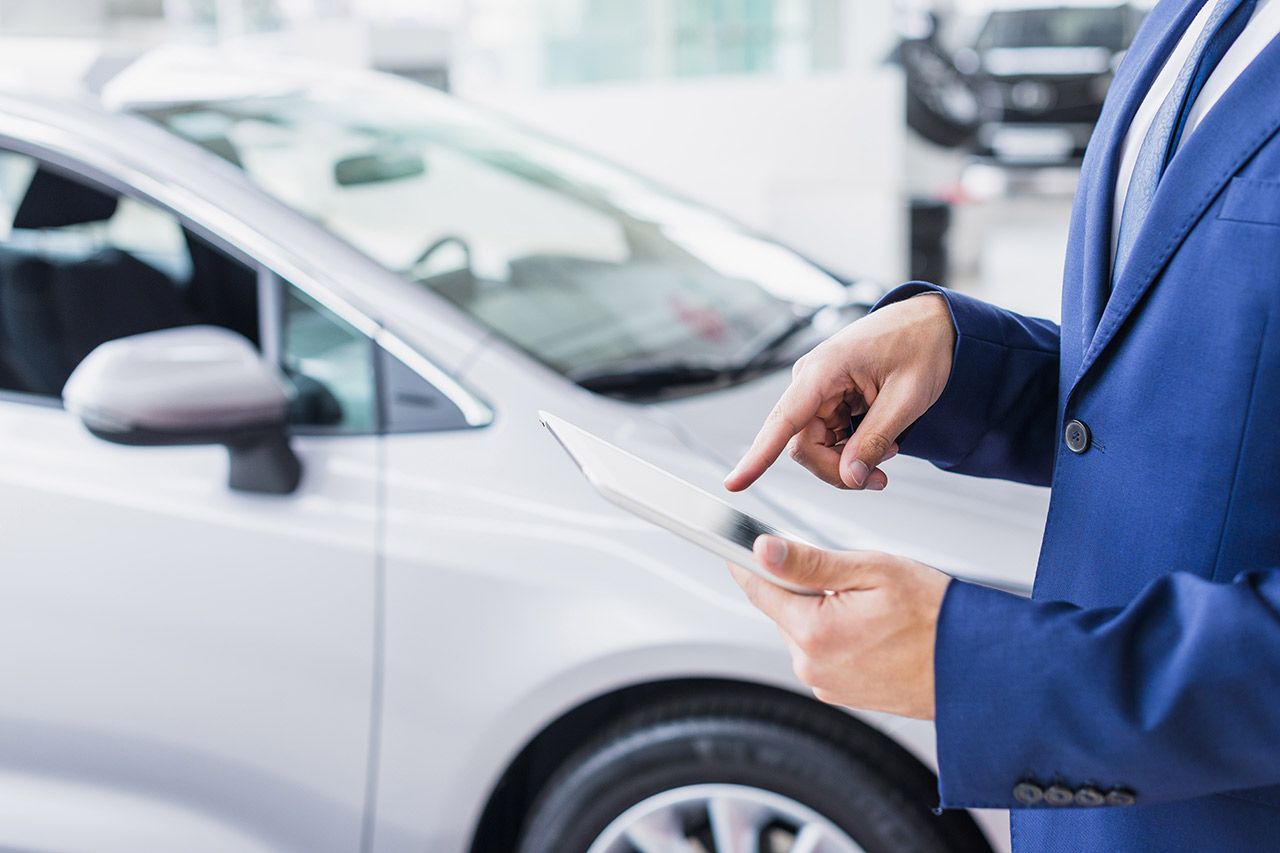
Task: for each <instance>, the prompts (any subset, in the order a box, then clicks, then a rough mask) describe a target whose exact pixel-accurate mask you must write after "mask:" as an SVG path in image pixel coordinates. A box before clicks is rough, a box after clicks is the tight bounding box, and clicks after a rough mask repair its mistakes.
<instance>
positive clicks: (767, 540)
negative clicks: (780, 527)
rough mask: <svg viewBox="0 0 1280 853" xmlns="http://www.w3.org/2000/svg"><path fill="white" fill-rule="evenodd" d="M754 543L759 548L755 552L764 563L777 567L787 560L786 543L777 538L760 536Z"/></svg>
mask: <svg viewBox="0 0 1280 853" xmlns="http://www.w3.org/2000/svg"><path fill="white" fill-rule="evenodd" d="M756 542H757V543H758V544H759V546H760V547H759V548H758V549H756V550H757V552H758V553H759V556H760V559H761V560H763V561H764V562H766V563H768V564H770V565H773V566H777V565H781V564H782V562H783V561H784V560H786V559H787V543H786V542H784V541H783V540H781V539H779V538H778V537H776V536H761V537H760V538H759V539H757V540H756Z"/></svg>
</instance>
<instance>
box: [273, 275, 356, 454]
mask: <svg viewBox="0 0 1280 853" xmlns="http://www.w3.org/2000/svg"><path fill="white" fill-rule="evenodd" d="M282 303H283V306H282V307H283V310H282V317H281V340H280V361H281V366H282V367H283V369H284V372H285V374H286V375H287V376H288V377H289V378H290V380H292V382H293V384H294V387H295V395H294V399H293V405H292V409H291V412H290V418H289V419H290V422H292V423H294V424H297V425H301V426H313V427H321V428H323V431H325V432H343V433H370V432H375V431H376V430H377V428H378V412H377V377H376V376H375V374H374V344H373V341H371V340H370V339H369V338H368V337H367V336H366V335H365V334H364V333H363V332H361V331H360V330H359V329H356V328H354V327H353V326H351V325H350V324H349V323H347V322H345V321H344V320H342V319H341V318H339V317H338V316H337V315H336V314H334V313H333V312H332V311H330V310H328V309H327V308H325V307H324V306H323V305H321V304H320V303H319V302H317V301H315V300H314V299H312V298H311V297H309V296H307V295H306V294H305V293H302V292H301V291H300V290H298V289H297V288H295V287H290V286H286V287H285V292H284V297H283V300H282Z"/></svg>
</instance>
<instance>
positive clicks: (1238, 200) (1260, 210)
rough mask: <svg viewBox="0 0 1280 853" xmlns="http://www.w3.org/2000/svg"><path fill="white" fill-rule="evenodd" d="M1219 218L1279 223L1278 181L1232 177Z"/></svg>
mask: <svg viewBox="0 0 1280 853" xmlns="http://www.w3.org/2000/svg"><path fill="white" fill-rule="evenodd" d="M1218 218H1219V219H1226V220H1229V221H1231V222H1252V223H1254V224H1257V225H1280V181H1263V180H1258V179H1256V178H1232V179H1231V183H1230V184H1229V185H1228V186H1227V197H1226V199H1225V200H1224V201H1223V203H1222V210H1221V211H1219V213H1218Z"/></svg>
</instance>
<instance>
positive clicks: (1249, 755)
mask: <svg viewBox="0 0 1280 853" xmlns="http://www.w3.org/2000/svg"><path fill="white" fill-rule="evenodd" d="M935 674H936V679H937V682H936V690H937V732H938V762H939V793H940V795H941V799H942V805H943V807H944V808H961V807H965V808H973V807H992V808H1017V807H1021V806H1024V805H1026V804H1025V803H1020V802H1017V801H1015V799H1014V797H1013V789H1014V786H1015V785H1017V784H1019V783H1021V782H1031V783H1032V784H1035V785H1039V786H1047V785H1051V784H1057V785H1061V786H1065V787H1067V788H1068V789H1073V790H1079V787H1080V786H1088V787H1093V788H1096V789H1097V790H1100V791H1103V792H1105V791H1108V790H1111V789H1112V788H1113V787H1119V788H1121V789H1127V790H1128V791H1130V792H1132V793H1133V795H1134V800H1135V801H1136V803H1138V804H1139V805H1140V804H1142V803H1153V802H1161V801H1169V800H1180V799H1186V798H1191V797H1198V796H1203V795H1208V794H1215V793H1225V792H1230V791H1233V790H1238V789H1247V788H1255V787H1261V786H1265V785H1273V784H1280V705H1278V704H1277V703H1276V697H1277V696H1280V569H1275V570H1268V571H1264V572H1255V573H1248V574H1243V575H1241V576H1239V577H1238V578H1237V579H1236V580H1235V582H1233V583H1212V582H1210V581H1207V580H1204V579H1202V578H1199V577H1197V576H1195V575H1191V574H1188V573H1185V572H1174V573H1172V574H1169V575H1166V576H1164V577H1162V578H1159V579H1157V580H1155V581H1153V582H1152V583H1151V584H1149V585H1148V586H1147V587H1146V588H1145V589H1144V590H1143V592H1142V593H1141V594H1140V595H1139V596H1138V597H1137V598H1136V599H1134V600H1133V601H1132V602H1131V603H1130V604H1128V605H1127V606H1125V607H1123V608H1114V609H1082V608H1079V607H1076V606H1074V605H1069V604H1064V603H1055V602H1038V601H1029V600H1027V599H1024V598H1020V597H1018V596H1014V595H1010V594H1008V593H1004V592H1000V591H996V590H992V589H988V588H985V587H980V586H975V585H972V584H968V583H964V582H961V581H955V582H953V583H952V584H951V586H950V588H949V589H948V591H947V595H946V598H945V599H944V602H943V608H942V613H941V615H940V618H939V623H938V636H937V644H936V655H935ZM1041 805H1044V804H1043V803H1042V804H1041Z"/></svg>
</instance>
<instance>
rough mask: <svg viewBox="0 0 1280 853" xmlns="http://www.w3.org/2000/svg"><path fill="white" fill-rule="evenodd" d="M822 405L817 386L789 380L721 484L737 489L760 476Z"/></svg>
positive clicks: (732, 489)
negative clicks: (745, 450) (754, 435)
mask: <svg viewBox="0 0 1280 853" xmlns="http://www.w3.org/2000/svg"><path fill="white" fill-rule="evenodd" d="M821 405H822V397H821V395H820V394H819V393H818V391H817V389H816V388H814V387H813V386H811V385H808V384H802V383H801V380H799V379H794V380H792V382H791V384H790V385H788V386H787V390H786V391H783V392H782V396H781V397H780V398H779V399H778V402H777V404H775V405H774V407H773V410H772V411H770V412H769V416H768V417H767V418H765V421H764V426H762V427H761V428H760V432H758V433H757V434H756V437H755V441H753V442H751V447H750V448H748V449H747V452H746V453H745V454H743V456H742V459H741V460H740V461H739V462H738V464H737V465H736V466H734V469H733V470H732V471H730V472H729V476H727V477H725V478H724V487H725V488H726V489H728V490H729V491H731V492H740V491H742V490H743V489H745V488H746V487H747V486H750V485H751V484H752V483H754V482H755V481H756V480H758V479H760V475H761V474H763V473H764V472H765V471H767V470H769V466H770V465H772V464H773V463H774V462H777V461H778V457H779V456H780V455H782V451H783V449H785V448H786V446H787V442H789V441H791V439H792V437H793V436H795V435H796V434H797V433H799V432H800V431H801V430H802V429H804V427H805V425H806V424H808V423H809V421H811V420H813V419H814V418H815V417H817V415H818V408H819V407H820V406H821Z"/></svg>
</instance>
